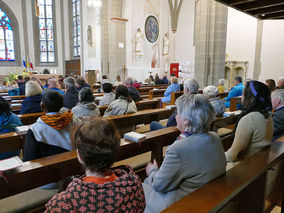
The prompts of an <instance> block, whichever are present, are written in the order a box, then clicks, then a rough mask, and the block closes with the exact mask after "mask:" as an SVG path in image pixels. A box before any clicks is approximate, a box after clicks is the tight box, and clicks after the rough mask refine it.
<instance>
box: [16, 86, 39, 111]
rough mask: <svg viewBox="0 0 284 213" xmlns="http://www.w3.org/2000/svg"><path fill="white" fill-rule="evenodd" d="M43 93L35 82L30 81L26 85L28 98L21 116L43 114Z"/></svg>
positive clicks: (22, 108)
mask: <svg viewBox="0 0 284 213" xmlns="http://www.w3.org/2000/svg"><path fill="white" fill-rule="evenodd" d="M41 93H42V89H41V87H40V85H39V84H38V83H37V82H35V81H28V82H27V83H26V90H25V94H26V96H27V97H26V98H25V99H24V101H23V103H22V107H21V112H20V114H28V113H36V112H42V110H41V106H40V103H41V98H42V96H41Z"/></svg>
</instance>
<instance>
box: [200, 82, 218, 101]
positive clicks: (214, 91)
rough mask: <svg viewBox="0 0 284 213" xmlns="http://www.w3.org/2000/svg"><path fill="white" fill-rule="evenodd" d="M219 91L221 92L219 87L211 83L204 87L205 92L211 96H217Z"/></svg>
mask: <svg viewBox="0 0 284 213" xmlns="http://www.w3.org/2000/svg"><path fill="white" fill-rule="evenodd" d="M218 93H219V90H218V88H217V87H215V86H213V85H209V86H207V87H205V88H204V89H203V94H204V95H206V96H207V97H209V98H213V97H216V96H217V95H218Z"/></svg>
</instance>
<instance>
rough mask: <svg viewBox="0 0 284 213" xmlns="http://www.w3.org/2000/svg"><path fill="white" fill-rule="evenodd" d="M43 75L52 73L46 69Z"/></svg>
mask: <svg viewBox="0 0 284 213" xmlns="http://www.w3.org/2000/svg"><path fill="white" fill-rule="evenodd" d="M42 73H43V74H50V72H49V70H48V69H44V70H43V72H42Z"/></svg>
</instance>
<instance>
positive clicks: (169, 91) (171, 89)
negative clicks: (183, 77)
mask: <svg viewBox="0 0 284 213" xmlns="http://www.w3.org/2000/svg"><path fill="white" fill-rule="evenodd" d="M171 83H172V84H171V85H170V86H168V88H167V89H166V91H165V93H164V96H165V97H163V98H162V99H161V100H162V102H163V103H168V102H170V101H171V94H172V93H173V92H179V91H180V86H179V84H178V79H177V78H176V77H172V78H171Z"/></svg>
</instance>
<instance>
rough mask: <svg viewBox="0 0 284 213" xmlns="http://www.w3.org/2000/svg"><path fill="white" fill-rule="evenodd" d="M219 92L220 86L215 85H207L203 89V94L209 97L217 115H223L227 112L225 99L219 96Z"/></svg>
mask: <svg viewBox="0 0 284 213" xmlns="http://www.w3.org/2000/svg"><path fill="white" fill-rule="evenodd" d="M218 93H219V91H218V88H217V87H215V86H207V87H205V88H204V89H203V94H204V95H206V96H207V97H208V98H209V101H210V103H211V104H212V106H213V108H214V111H215V113H216V116H222V115H223V113H224V112H225V101H223V100H222V99H220V98H219V97H217V95H218Z"/></svg>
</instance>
